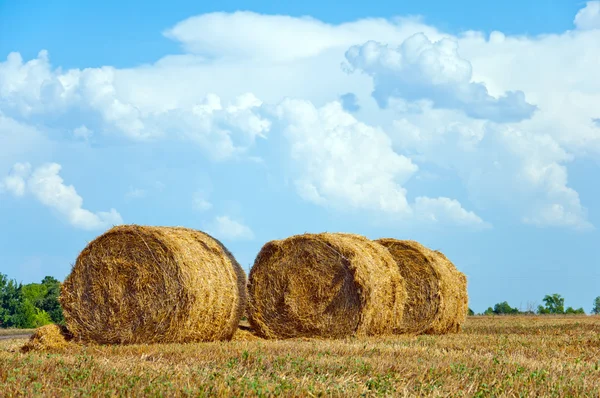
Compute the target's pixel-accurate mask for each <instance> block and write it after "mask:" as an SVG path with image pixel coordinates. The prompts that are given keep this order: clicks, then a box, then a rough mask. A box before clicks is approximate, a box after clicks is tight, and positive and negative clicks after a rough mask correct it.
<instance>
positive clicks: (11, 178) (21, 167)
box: [0, 163, 31, 196]
mask: <svg viewBox="0 0 600 398" xmlns="http://www.w3.org/2000/svg"><path fill="white" fill-rule="evenodd" d="M30 174H31V165H30V164H29V163H16V164H15V165H14V166H13V168H12V169H11V171H10V173H9V174H8V175H7V176H6V177H4V179H3V180H2V181H0V192H1V191H4V190H6V191H8V192H10V193H12V194H13V195H14V196H23V195H25V184H26V182H25V179H26V178H27V177H29V175H30Z"/></svg>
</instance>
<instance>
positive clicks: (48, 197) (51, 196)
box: [2, 163, 123, 230]
mask: <svg viewBox="0 0 600 398" xmlns="http://www.w3.org/2000/svg"><path fill="white" fill-rule="evenodd" d="M60 170H61V166H60V165H59V164H57V163H49V164H44V165H42V166H40V167H38V168H36V169H34V170H32V168H31V165H30V164H28V163H17V164H15V165H14V166H13V168H12V170H11V171H10V173H9V175H8V176H6V177H5V178H4V179H3V181H2V187H3V188H4V189H5V190H8V191H9V192H11V193H12V194H14V195H15V196H23V195H24V194H25V193H31V194H32V195H33V196H34V197H35V198H36V199H37V200H38V201H39V202H40V203H42V204H43V205H44V206H46V207H48V208H50V209H52V210H54V211H55V212H56V213H57V214H59V215H60V216H61V217H62V218H64V219H65V220H66V221H67V222H68V223H69V224H71V225H72V226H74V227H76V228H80V229H85V230H97V229H104V228H107V227H110V226H113V225H118V224H122V223H123V219H122V218H121V215H120V214H119V213H118V212H117V211H116V210H115V209H110V211H108V212H97V213H92V212H91V211H89V210H86V209H84V208H83V207H82V206H83V199H82V198H81V196H79V195H78V194H77V191H76V190H75V188H74V187H73V186H72V185H65V184H64V181H63V179H62V178H61V177H60V175H59V173H60Z"/></svg>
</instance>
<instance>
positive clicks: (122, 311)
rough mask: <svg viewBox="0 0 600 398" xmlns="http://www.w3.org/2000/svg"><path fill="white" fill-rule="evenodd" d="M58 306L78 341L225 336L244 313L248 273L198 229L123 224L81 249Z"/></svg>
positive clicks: (159, 340) (128, 341) (228, 336)
mask: <svg viewBox="0 0 600 398" xmlns="http://www.w3.org/2000/svg"><path fill="white" fill-rule="evenodd" d="M60 303H61V305H62V307H63V310H64V314H65V321H66V324H67V326H68V328H69V330H70V331H71V333H72V334H73V336H74V337H75V338H76V339H78V340H81V341H91V342H96V343H100V344H136V343H170V342H180V343H182V342H192V341H216V340H229V339H231V337H232V336H233V334H234V333H235V331H236V329H237V326H238V323H239V320H240V317H241V316H242V314H243V312H244V307H245V303H246V276H245V274H244V271H243V270H242V268H241V267H240V265H239V264H238V263H237V261H236V260H235V259H234V258H233V255H232V254H231V253H230V252H229V251H228V250H227V249H226V248H225V246H223V245H222V244H221V243H220V242H219V241H218V240H216V239H214V238H213V237H211V236H209V235H207V234H205V233H203V232H200V231H196V230H192V229H187V228H181V227H148V226H137V225H122V226H118V227H114V228H112V229H110V230H109V231H108V232H106V233H104V234H103V235H101V236H99V237H98V238H96V239H95V240H93V241H92V242H91V243H90V244H89V245H88V246H87V247H86V248H85V249H84V250H83V251H82V252H81V254H80V255H79V257H78V258H77V261H76V263H75V266H74V267H73V270H72V271H71V274H70V275H69V276H68V277H67V279H66V280H65V282H64V284H63V286H62V289H61V296H60Z"/></svg>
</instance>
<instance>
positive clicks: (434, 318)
mask: <svg viewBox="0 0 600 398" xmlns="http://www.w3.org/2000/svg"><path fill="white" fill-rule="evenodd" d="M376 242H378V243H380V244H381V245H383V246H385V247H386V248H387V249H388V250H389V252H390V253H391V254H392V256H393V257H394V259H395V260H396V263H397V264H398V269H399V270H400V273H401V274H402V276H403V277H404V280H405V282H406V291H407V294H408V299H407V300H406V305H405V307H404V320H403V322H402V326H401V328H400V329H399V330H398V331H399V332H405V333H428V334H444V333H452V332H458V331H459V330H460V327H461V325H462V324H463V323H464V321H465V319H466V316H467V310H468V296H467V279H466V277H465V275H464V274H463V273H461V272H459V271H458V270H457V269H456V267H455V266H454V264H452V263H451V262H450V260H448V259H447V258H446V256H444V255H443V254H442V253H440V252H438V251H433V250H430V249H428V248H426V247H425V246H423V245H421V244H420V243H418V242H415V241H410V240H397V239H391V238H386V239H379V240H377V241H376Z"/></svg>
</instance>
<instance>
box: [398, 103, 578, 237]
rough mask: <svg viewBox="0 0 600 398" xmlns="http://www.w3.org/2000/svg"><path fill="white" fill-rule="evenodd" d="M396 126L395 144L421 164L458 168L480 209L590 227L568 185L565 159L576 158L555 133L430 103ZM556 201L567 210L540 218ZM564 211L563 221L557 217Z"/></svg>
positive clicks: (541, 222) (540, 222)
mask: <svg viewBox="0 0 600 398" xmlns="http://www.w3.org/2000/svg"><path fill="white" fill-rule="evenodd" d="M392 125H393V129H392V130H391V136H392V138H393V142H394V147H395V148H397V149H398V150H401V151H406V150H412V151H414V154H413V156H412V157H413V159H417V160H418V161H419V163H423V164H426V163H429V164H435V165H437V166H439V167H443V168H445V169H449V170H454V171H456V173H457V174H458V176H459V177H460V178H461V179H462V180H463V181H464V183H465V185H466V188H467V189H468V191H469V195H470V197H471V199H472V200H473V201H474V202H475V203H478V204H479V207H487V208H493V207H496V206H499V207H504V208H508V209H511V210H512V211H514V212H516V214H517V215H519V217H521V218H522V219H523V220H527V223H531V224H535V225H538V226H543V225H547V226H565V227H573V228H587V227H588V226H589V223H588V221H587V220H586V210H585V208H584V207H583V206H582V205H581V203H580V200H579V195H578V194H577V192H576V191H574V190H573V189H572V188H569V187H568V181H567V169H566V167H565V166H564V163H566V162H569V161H571V160H572V159H573V156H572V155H571V154H570V153H568V152H566V151H565V150H564V148H562V147H561V146H560V145H558V143H557V142H556V140H554V139H553V138H552V137H551V136H549V135H547V134H533V133H531V132H528V131H526V130H521V129H518V128H517V127H510V126H505V125H496V124H494V123H491V122H485V121H479V120H472V119H469V118H467V117H465V116H464V115H460V114H457V113H453V112H451V111H445V110H435V109H431V107H427V106H424V107H423V108H421V109H420V111H419V112H413V113H405V114H403V118H402V119H398V120H396V121H394V122H393V124H392ZM448 148H453V150H451V151H450V150H448ZM555 205H557V206H559V207H560V208H562V209H564V212H563V213H558V212H554V213H552V214H553V215H554V220H550V217H549V216H547V215H546V216H544V217H542V216H540V213H539V212H540V209H542V208H548V207H553V206H555ZM546 213H547V212H546ZM536 214H537V215H536ZM560 214H563V216H564V218H565V220H563V221H560V220H558V219H556V217H559V216H560ZM567 219H568V220H567Z"/></svg>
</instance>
